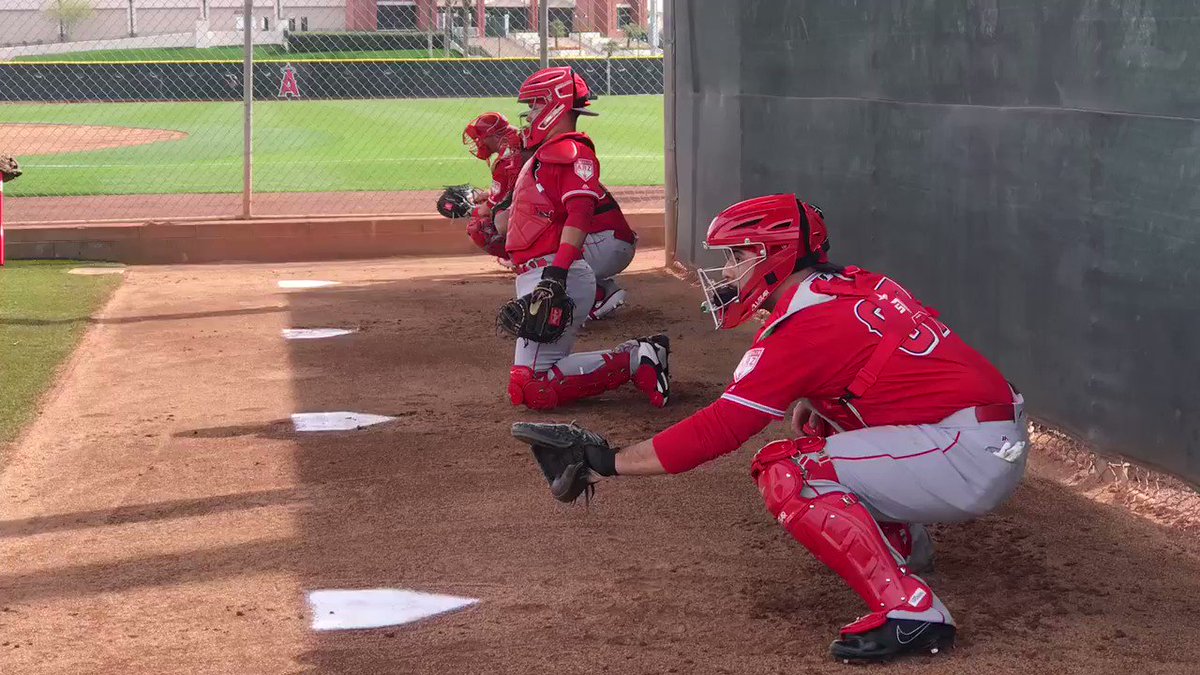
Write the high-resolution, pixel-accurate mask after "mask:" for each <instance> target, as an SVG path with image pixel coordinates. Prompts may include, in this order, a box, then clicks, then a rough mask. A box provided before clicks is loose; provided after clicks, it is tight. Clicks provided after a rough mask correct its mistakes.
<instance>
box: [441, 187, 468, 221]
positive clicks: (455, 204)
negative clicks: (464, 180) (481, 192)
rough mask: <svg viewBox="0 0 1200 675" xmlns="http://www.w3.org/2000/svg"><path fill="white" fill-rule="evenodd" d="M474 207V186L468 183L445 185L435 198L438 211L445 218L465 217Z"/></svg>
mask: <svg viewBox="0 0 1200 675" xmlns="http://www.w3.org/2000/svg"><path fill="white" fill-rule="evenodd" d="M473 208H475V188H473V187H471V186H470V185H447V186H446V189H445V191H444V192H442V195H441V196H440V197H438V200H437V210H438V213H440V214H442V215H443V216H446V217H447V218H466V217H467V216H469V215H471V209H473Z"/></svg>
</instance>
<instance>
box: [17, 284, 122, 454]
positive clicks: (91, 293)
mask: <svg viewBox="0 0 1200 675" xmlns="http://www.w3.org/2000/svg"><path fill="white" fill-rule="evenodd" d="M79 265H88V266H95V263H77V262H69V261H13V262H9V263H8V264H7V265H5V266H4V267H0V289H3V290H2V292H0V373H3V377H2V378H0V448H3V446H4V444H6V443H8V442H10V441H12V440H13V439H14V438H16V436H17V433H18V432H19V431H20V430H21V427H22V426H24V425H25V423H26V422H28V421H29V419H30V417H31V416H32V415H33V411H34V410H35V408H36V406H37V402H38V399H39V398H41V396H42V394H43V393H45V391H46V389H47V388H48V387H49V386H50V383H51V382H52V381H53V379H54V374H55V372H57V370H58V367H59V366H60V365H61V364H62V363H63V361H64V360H66V358H67V357H68V356H69V355H70V354H71V351H72V350H73V349H75V345H76V344H77V343H78V342H79V338H80V337H81V336H82V335H83V330H84V328H86V327H87V324H88V317H90V316H91V315H92V314H93V313H95V312H96V310H97V309H99V308H100V306H101V305H103V304H104V302H105V301H106V300H108V297H109V295H111V294H112V291H113V289H115V288H116V287H117V285H118V284H119V283H120V280H121V277H120V276H119V275H104V276H78V275H74V274H67V270H69V269H71V268H72V267H77V266H79ZM0 459H2V457H0Z"/></svg>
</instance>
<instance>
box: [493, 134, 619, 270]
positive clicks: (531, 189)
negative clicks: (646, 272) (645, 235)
mask: <svg viewBox="0 0 1200 675" xmlns="http://www.w3.org/2000/svg"><path fill="white" fill-rule="evenodd" d="M512 193H513V202H512V207H511V208H510V213H511V214H512V215H511V216H510V220H509V225H508V241H507V244H506V247H507V249H508V252H509V253H510V254H511V256H512V261H513V263H514V264H517V265H520V264H522V263H525V262H527V261H529V260H532V259H534V258H538V257H541V256H545V255H550V254H553V253H554V252H556V251H557V250H558V245H559V242H560V240H561V238H562V229H563V225H564V223H566V220H567V210H566V207H565V206H564V205H563V202H564V200H567V199H578V198H587V199H594V200H595V201H596V208H595V211H594V214H595V215H594V217H593V218H592V221H591V223H590V225H589V226H588V228H587V232H588V233H589V234H592V233H595V232H605V231H609V230H612V231H614V232H616V233H617V236H618V238H621V239H624V240H626V241H630V242H632V241H633V230H632V229H630V227H629V224H628V223H627V222H626V221H625V215H624V214H622V213H621V207H620V206H619V205H618V204H617V201H616V200H615V199H613V197H612V195H611V194H610V193H609V192H608V190H607V189H605V187H604V185H603V184H601V183H600V160H599V159H598V158H597V157H596V150H595V147H594V146H593V145H592V140H591V139H590V138H588V137H587V134H584V133H582V132H571V133H566V134H561V135H559V136H555V137H554V138H551V139H550V140H548V141H546V142H545V143H543V144H542V145H541V147H539V148H538V149H537V152H535V153H534V155H533V157H532V158H531V159H529V161H527V162H525V164H524V166H523V167H521V171H520V174H519V175H518V176H517V180H516V184H515V186H514V187H513V191H512Z"/></svg>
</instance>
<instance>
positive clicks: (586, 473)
mask: <svg viewBox="0 0 1200 675" xmlns="http://www.w3.org/2000/svg"><path fill="white" fill-rule="evenodd" d="M512 435H513V437H514V438H516V439H518V440H521V441H524V442H526V443H528V444H529V445H530V447H532V448H533V457H534V459H536V460H537V463H538V466H539V467H541V469H542V474H544V475H545V476H546V482H548V483H550V494H551V495H553V496H554V498H555V499H557V500H558V501H560V502H564V503H567V504H570V503H571V502H574V501H575V500H576V499H578V498H579V495H583V494H585V493H586V496H585V499H590V498H591V495H592V492H594V490H595V488H593V487H592V484H593V483H595V482H596V480H597V479H596V476H597V475H600V476H615V475H617V467H616V461H617V453H616V451H615V450H613V449H612V448H611V447H609V445H608V441H607V440H605V439H604V437H603V436H600V435H599V434H595V433H592V432H591V431H588V430H587V429H584V428H583V427H579V426H576V425H574V424H541V423H534V422H517V423H515V424H513V425H512Z"/></svg>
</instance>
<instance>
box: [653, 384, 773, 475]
mask: <svg viewBox="0 0 1200 675" xmlns="http://www.w3.org/2000/svg"><path fill="white" fill-rule="evenodd" d="M774 419H775V418H773V417H771V416H770V415H768V414H766V413H763V412H759V411H757V410H754V409H752V408H748V407H746V406H744V405H739V404H737V403H734V402H732V401H729V400H727V399H724V398H719V399H717V400H716V402H714V403H713V404H712V405H710V406H708V407H707V408H704V409H702V410H700V411H698V412H696V413H695V414H693V415H692V416H691V417H688V418H687V419H685V420H683V421H681V422H679V423H678V424H675V425H674V426H671V427H669V428H668V429H666V430H665V431H662V432H661V433H659V434H658V435H656V436H655V437H654V440H653V442H654V454H656V455H658V461H659V462H660V463H661V464H662V465H663V468H664V469H666V470H667V473H683V472H684V471H690V470H691V469H694V468H696V467H698V466H700V465H701V464H703V463H705V462H707V461H709V460H713V459H716V458H717V457H720V456H721V455H725V454H728V453H730V452H733V451H734V450H737V449H738V448H740V447H742V444H743V443H745V442H746V441H748V440H750V437H751V436H753V435H755V434H757V433H758V432H760V431H762V430H763V429H766V428H767V425H768V424H770V423H771V422H772V421H773V420H774Z"/></svg>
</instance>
